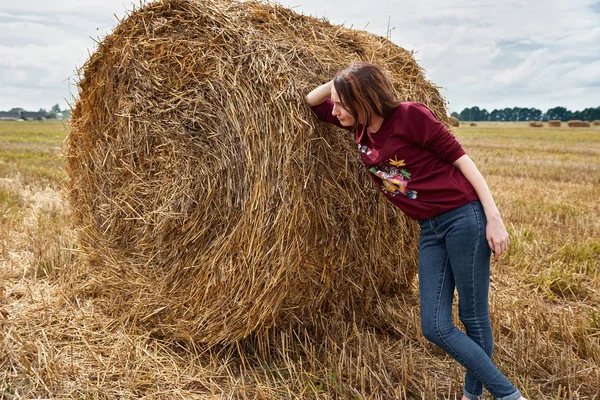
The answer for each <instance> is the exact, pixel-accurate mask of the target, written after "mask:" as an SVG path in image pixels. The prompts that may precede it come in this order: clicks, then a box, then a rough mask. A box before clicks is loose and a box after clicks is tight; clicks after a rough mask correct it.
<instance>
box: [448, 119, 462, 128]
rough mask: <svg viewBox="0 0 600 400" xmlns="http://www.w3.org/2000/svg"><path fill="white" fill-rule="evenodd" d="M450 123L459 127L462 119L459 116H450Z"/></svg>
mask: <svg viewBox="0 0 600 400" xmlns="http://www.w3.org/2000/svg"><path fill="white" fill-rule="evenodd" d="M448 123H449V124H450V126H453V127H455V128H458V127H459V126H460V121H459V120H458V118H455V117H450V118H448Z"/></svg>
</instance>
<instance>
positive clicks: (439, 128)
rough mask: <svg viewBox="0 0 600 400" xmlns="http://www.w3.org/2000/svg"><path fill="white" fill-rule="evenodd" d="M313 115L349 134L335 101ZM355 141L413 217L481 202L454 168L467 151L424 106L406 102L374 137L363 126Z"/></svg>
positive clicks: (380, 182) (372, 171)
mask: <svg viewBox="0 0 600 400" xmlns="http://www.w3.org/2000/svg"><path fill="white" fill-rule="evenodd" d="M312 110H313V111H314V113H315V114H316V115H317V117H318V118H319V119H320V120H322V121H325V122H329V123H331V124H334V125H337V126H339V127H340V128H344V129H350V128H349V127H344V126H342V125H341V124H340V122H339V120H338V119H337V118H336V117H335V116H333V115H332V114H331V111H332V110H333V102H332V101H331V99H327V100H326V101H325V102H323V103H322V104H319V105H317V106H313V107H312ZM355 140H356V143H357V144H358V151H359V152H360V156H361V158H362V160H363V162H364V163H365V165H366V167H367V169H368V171H369V175H370V176H371V178H372V179H373V181H374V182H375V184H376V185H377V187H378V188H379V190H380V191H381V192H382V193H383V194H384V195H385V196H386V197H387V198H388V199H389V200H390V201H391V202H392V203H393V204H394V205H395V206H397V207H399V208H400V210H402V212H404V213H405V214H406V215H407V216H409V217H410V218H413V219H417V220H419V219H427V218H431V217H433V216H436V215H439V214H441V213H443V212H446V211H450V210H453V209H455V208H457V207H460V206H462V205H465V204H467V203H469V202H471V201H474V200H478V197H477V194H476V193H475V190H474V189H473V186H472V185H471V183H470V182H469V181H468V180H467V178H465V176H464V175H463V174H462V172H460V170H459V169H458V168H456V167H455V166H454V165H452V163H453V162H454V161H456V160H457V159H458V158H460V157H461V156H463V155H464V154H466V153H465V151H464V150H463V148H462V147H461V145H460V143H458V141H457V140H456V138H455V137H454V136H453V135H452V134H451V133H450V132H449V131H448V130H447V129H446V128H445V127H444V125H443V124H442V123H441V122H439V121H438V120H437V119H436V118H435V117H434V116H433V114H432V112H431V111H430V110H429V109H428V108H427V107H426V106H425V105H423V104H421V103H414V102H407V103H401V104H400V105H399V106H398V107H397V108H396V109H395V110H394V111H393V112H392V113H391V114H390V115H388V116H387V117H386V118H385V119H384V120H383V124H382V125H381V127H380V128H379V130H378V131H377V132H375V133H371V132H370V131H369V129H368V128H366V129H365V127H364V126H362V125H359V127H358V129H357V131H356V135H355Z"/></svg>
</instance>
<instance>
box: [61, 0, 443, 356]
mask: <svg viewBox="0 0 600 400" xmlns="http://www.w3.org/2000/svg"><path fill="white" fill-rule="evenodd" d="M353 60H370V61H372V62H376V63H379V64H380V65H382V66H383V67H384V68H386V71H387V72H388V73H389V75H390V76H391V78H392V80H393V84H394V86H395V89H396V90H397V94H398V96H399V98H400V99H402V100H404V101H405V100H414V101H420V102H423V103H425V104H426V105H428V106H429V107H430V108H431V109H432V111H433V112H434V114H435V115H436V116H437V117H438V118H439V119H440V120H441V121H443V122H444V123H446V124H447V122H448V119H447V113H446V109H445V102H444V100H443V98H442V97H441V96H440V94H439V92H438V91H437V89H436V87H435V86H434V85H433V84H432V83H430V82H428V81H427V80H426V79H425V78H424V74H423V71H422V69H421V68H420V67H419V66H418V65H417V63H416V62H415V60H414V58H413V56H412V53H411V52H408V51H406V50H404V49H402V48H400V47H398V46H396V45H394V44H393V43H391V42H390V41H389V40H387V39H385V38H382V37H379V36H375V35H372V34H369V33H367V32H364V31H356V30H351V29H347V28H344V27H342V26H338V25H333V24H330V23H329V22H327V21H326V20H323V19H315V18H313V17H309V16H303V15H298V14H296V13H295V12H293V11H291V10H289V9H286V8H284V7H282V6H279V5H272V4H264V3H255V2H240V3H238V2H230V1H225V0H223V1H221V0H219V1H210V0H194V1H190V0H167V1H159V2H153V3H150V4H149V5H146V6H144V7H142V8H139V9H137V10H134V11H133V12H131V14H130V15H129V16H128V17H127V18H126V19H124V20H123V21H121V22H120V24H119V25H118V26H117V27H116V29H115V30H114V32H113V33H112V34H110V35H108V36H107V37H106V38H104V40H102V41H101V42H100V43H99V45H98V49H97V50H96V52H95V53H94V54H92V56H91V57H90V59H89V60H88V61H87V62H86V64H85V65H84V66H83V67H82V69H81V71H80V74H81V78H80V82H79V99H78V101H77V103H76V106H75V108H74V110H73V114H72V119H71V131H70V134H69V136H68V139H67V143H66V151H65V152H66V157H67V167H66V168H67V172H68V174H69V177H70V180H69V199H70V203H71V207H72V209H73V214H74V218H75V224H76V226H77V227H78V240H79V246H80V248H81V251H82V253H83V254H85V255H86V259H87V262H86V264H85V265H86V266H85V268H86V273H87V274H88V276H89V282H88V284H89V285H91V286H94V287H95V289H94V291H98V293H100V295H102V296H105V297H106V298H107V299H110V302H109V303H107V304H108V306H109V307H110V308H111V309H112V310H113V313H114V314H115V315H118V316H120V318H122V320H123V321H125V322H129V323H132V325H131V326H132V327H134V326H140V327H142V328H143V329H148V330H150V331H151V332H152V333H153V334H155V335H157V336H162V335H164V336H165V337H169V338H181V339H189V340H194V341H199V342H203V343H206V344H209V345H211V344H217V343H224V342H232V341H235V340H238V339H240V338H243V337H245V336H247V335H248V334H250V333H251V332H260V331H262V330H267V329H269V328H271V327H273V326H291V325H293V324H309V323H310V321H311V320H312V318H313V317H314V316H315V315H323V314H322V313H326V312H328V311H329V310H337V311H340V312H341V314H343V313H346V314H348V315H360V314H361V313H368V312H369V309H371V308H372V307H374V306H375V304H374V303H376V302H378V301H379V299H380V298H382V297H385V296H387V295H392V294H395V293H399V292H401V291H403V290H406V288H407V287H408V286H409V285H410V282H411V280H412V278H413V276H414V274H415V269H416V262H417V260H416V258H417V231H418V228H417V226H416V224H415V223H414V222H413V221H410V220H408V219H407V218H406V217H405V216H403V215H402V214H401V213H400V212H399V211H398V210H397V209H395V208H394V207H393V206H391V205H390V204H388V202H387V201H385V199H384V198H383V197H382V196H381V195H380V194H378V193H377V192H376V190H375V188H374V186H373V185H372V183H371V182H370V179H369V177H368V174H367V173H366V172H365V171H364V167H363V166H362V164H361V162H360V159H359V157H358V154H357V152H356V145H355V144H354V143H353V142H352V139H351V137H350V135H348V133H347V132H345V131H341V130H339V129H337V128H335V127H332V126H329V125H327V124H323V123H321V122H318V121H317V120H316V119H315V117H314V116H313V115H312V112H311V111H310V110H309V109H308V108H307V107H306V105H304V103H303V96H304V94H305V93H307V92H308V91H309V90H310V89H311V88H313V87H315V86H316V85H318V84H320V83H323V82H326V81H327V80H329V79H331V77H332V75H333V73H334V72H335V71H337V70H339V69H340V68H343V67H345V66H346V65H347V64H348V63H349V62H351V61H353Z"/></svg>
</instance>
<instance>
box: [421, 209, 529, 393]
mask: <svg viewBox="0 0 600 400" xmlns="http://www.w3.org/2000/svg"><path fill="white" fill-rule="evenodd" d="M419 225H420V226H421V239H420V244H419V290H420V297H421V328H422V329H423V335H424V336H425V338H427V340H429V341H431V342H433V343H434V344H435V345H437V346H438V347H440V348H442V349H443V350H444V351H445V352H446V353H448V354H449V355H450V356H452V358H454V359H455V360H456V361H458V362H459V363H460V364H461V365H462V366H463V367H465V368H466V369H467V373H466V376H465V386H464V391H463V392H464V395H465V396H466V397H467V398H469V399H474V400H475V399H479V398H480V396H481V394H482V393H483V386H485V388H486V389H487V390H488V391H489V392H490V393H491V394H492V395H493V396H494V397H496V399H503V400H513V399H518V398H519V397H520V396H521V393H520V392H519V391H518V390H517V389H516V388H515V387H514V386H513V385H511V383H510V382H509V381H508V380H507V379H506V377H505V376H504V375H503V374H502V373H501V372H500V371H499V370H498V368H497V367H496V366H495V365H494V363H493V362H492V360H491V357H492V350H493V346H494V341H493V337H492V325H491V323H490V316H489V309H488V291H489V286H490V255H491V251H490V247H489V245H488V243H487V240H486V237H485V228H486V219H485V214H484V212H483V208H482V206H481V203H480V202H479V201H474V202H471V203H469V204H466V205H464V206H461V207H458V208H456V209H454V210H451V211H448V212H445V213H443V214H440V215H438V216H436V217H432V218H429V219H424V220H420V221H419ZM455 287H456V290H457V292H458V300H459V301H458V312H459V317H460V320H461V322H462V324H463V325H464V327H465V330H466V332H467V334H466V335H465V334H464V333H463V332H461V331H460V330H459V329H458V328H457V327H456V326H454V324H453V322H452V300H453V298H454V288H455Z"/></svg>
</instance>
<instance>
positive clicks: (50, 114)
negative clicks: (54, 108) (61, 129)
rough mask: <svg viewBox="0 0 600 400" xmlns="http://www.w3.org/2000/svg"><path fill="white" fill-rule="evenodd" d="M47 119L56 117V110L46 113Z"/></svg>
mask: <svg viewBox="0 0 600 400" xmlns="http://www.w3.org/2000/svg"><path fill="white" fill-rule="evenodd" d="M46 119H56V113H55V112H49V113H46Z"/></svg>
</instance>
